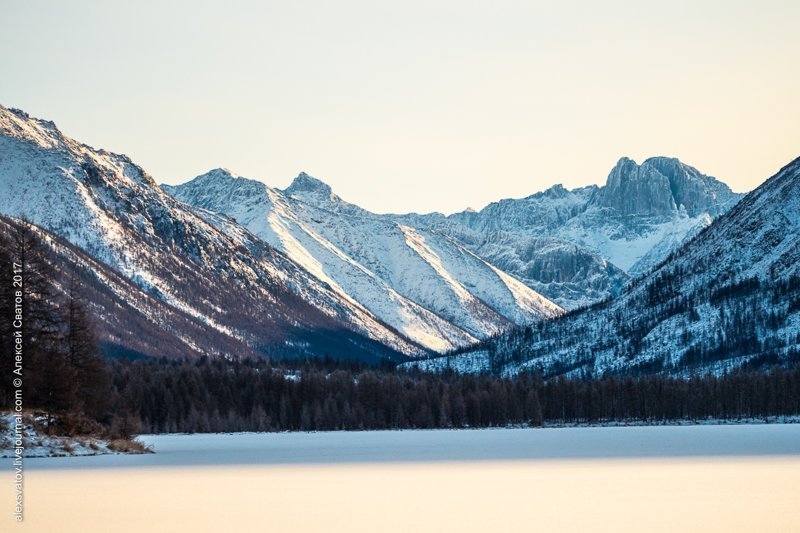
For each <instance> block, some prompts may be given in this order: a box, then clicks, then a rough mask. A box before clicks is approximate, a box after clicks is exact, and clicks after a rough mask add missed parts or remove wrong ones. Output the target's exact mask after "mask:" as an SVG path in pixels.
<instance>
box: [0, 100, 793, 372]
mask: <svg viewBox="0 0 800 533" xmlns="http://www.w3.org/2000/svg"><path fill="white" fill-rule="evenodd" d="M753 194H754V193H753ZM0 195H2V198H3V200H2V201H0V214H3V215H6V216H7V217H12V218H6V219H4V220H3V224H2V225H3V229H4V231H11V230H12V229H13V227H14V226H15V224H18V223H19V219H20V218H26V219H27V220H29V221H30V222H32V223H33V224H34V225H35V226H36V228H37V231H38V232H39V233H40V234H41V235H42V237H43V239H44V241H45V242H46V243H48V246H50V247H51V249H52V250H51V251H52V253H53V254H54V256H56V257H58V261H59V262H61V263H62V265H63V267H62V270H64V271H70V272H72V273H73V274H74V273H75V272H79V273H80V275H81V278H82V279H83V280H84V282H85V284H86V285H87V287H91V292H92V293H93V294H95V295H97V302H95V303H94V304H93V305H92V307H91V310H92V311H93V314H94V315H95V317H96V320H97V322H98V324H100V326H101V337H102V339H103V342H104V346H106V347H107V351H108V352H109V353H133V354H137V355H143V356H156V355H162V356H167V357H196V356H199V355H209V356H224V357H238V356H258V355H268V356H271V357H309V356H331V357H335V358H349V359H361V360H366V361H379V360H392V361H400V362H402V361H405V360H408V359H409V358H423V359H425V361H424V362H423V363H420V364H422V365H428V364H430V365H433V366H434V367H435V366H437V365H440V364H441V361H442V360H440V359H431V360H428V358H429V357H431V356H432V355H433V356H435V355H436V354H438V353H451V354H453V353H462V355H451V356H450V357H448V358H447V361H451V360H452V359H454V358H455V359H459V358H460V359H461V360H462V361H471V363H470V364H473V363H474V364H475V365H477V367H485V366H486V365H489V366H491V367H492V369H494V370H497V369H498V368H500V367H502V369H503V371H504V372H511V373H513V372H515V371H518V370H519V369H522V368H527V367H534V366H536V367H537V368H540V369H541V370H543V371H546V372H556V370H557V369H563V368H566V367H570V369H569V370H566V371H578V370H580V371H588V370H587V369H588V368H589V367H590V366H591V368H592V371H599V372H602V371H605V370H606V369H610V368H616V367H615V366H614V365H617V366H620V365H619V364H618V361H617V358H618V356H619V353H620V352H619V351H620V350H622V349H623V348H621V346H622V344H625V343H626V342H627V340H626V339H625V338H623V337H622V336H621V337H619V339H621V340H619V339H618V340H619V342H617V341H614V342H611V341H608V344H609V346H611V345H612V344H613V345H614V346H612V347H611V348H609V350H611V352H608V353H605V355H604V354H601V353H600V351H599V349H597V348H596V347H591V346H590V347H587V348H585V349H583V348H582V349H581V350H582V351H581V350H579V351H580V353H582V354H584V355H581V356H580V357H578V359H574V357H573V356H574V352H575V350H576V348H575V346H576V344H575V343H578V345H580V346H583V345H584V344H586V342H585V341H580V340H579V338H578V337H576V336H574V335H573V336H571V334H570V332H569V331H561V332H560V333H559V337H558V338H559V339H561V340H560V341H558V342H557V343H556V344H559V343H563V344H564V346H565V348H564V350H565V351H558V350H555V348H554V346H551V345H541V346H540V347H539V348H536V347H535V346H539V345H536V344H530V345H528V344H525V346H524V349H522V348H519V349H518V345H519V344H520V343H521V342H522V341H519V340H518V339H520V338H524V339H526V340H525V343H528V339H529V338H536V339H539V340H537V342H540V341H541V342H545V338H546V335H545V332H548V331H551V328H556V329H557V328H559V327H561V326H559V325H562V324H569V325H570V326H569V327H570V328H575V327H577V326H576V324H579V323H580V324H584V323H583V322H573V321H575V320H577V319H576V318H575V317H591V318H584V319H582V320H587V321H589V322H591V324H590V326H585V327H584V325H581V326H580V327H579V328H578V330H580V331H583V333H584V334H585V335H589V336H591V334H590V333H587V332H589V331H595V330H593V329H592V328H594V327H595V325H596V324H595V323H594V321H596V320H599V319H596V318H595V317H596V316H599V315H594V314H592V315H589V314H586V313H599V311H598V309H611V308H612V307H614V306H621V307H614V308H615V309H617V311H615V312H616V313H617V314H625V312H623V311H619V310H620V309H623V308H624V309H634V308H635V306H634V303H633V302H634V300H632V299H631V298H632V296H630V295H631V294H641V293H637V292H636V291H637V290H638V289H637V287H641V286H642V284H643V283H646V280H648V279H652V276H653V275H655V274H654V273H657V272H659V271H660V270H659V269H663V268H664V266H663V265H665V264H669V261H674V260H675V257H676V253H677V252H676V251H677V250H681V251H682V250H685V249H687V247H688V246H691V243H694V242H696V241H697V239H698V238H699V237H700V236H702V235H706V234H707V232H708V231H710V230H708V229H707V228H709V227H711V228H716V227H717V226H718V225H719V224H720V223H722V221H724V220H728V219H729V217H731V216H732V214H733V213H734V212H736V213H738V212H739V209H740V208H739V207H738V206H739V205H740V204H737V202H738V201H739V200H740V198H741V197H742V195H740V194H737V193H734V192H732V191H731V190H730V188H728V186H726V185H725V184H724V183H722V182H721V181H719V180H717V179H715V178H713V177H711V176H707V175H705V174H702V173H701V172H699V171H698V170H696V169H695V168H693V167H691V166H688V165H686V164H684V163H682V162H680V161H678V160H677V159H673V158H665V157H654V158H650V159H647V160H645V161H644V162H643V163H642V164H637V163H635V162H634V161H632V160H630V159H627V158H622V159H620V160H619V162H618V163H617V164H616V165H615V166H614V168H613V169H612V170H611V172H610V174H609V175H608V178H607V180H606V183H605V185H603V186H596V185H592V186H588V187H582V188H578V189H574V190H568V189H566V188H564V187H563V186H561V185H555V186H553V187H551V188H549V189H547V190H545V191H543V192H539V193H535V194H533V195H531V196H528V197H526V198H521V199H506V200H501V201H498V202H494V203H491V204H489V205H488V206H487V207H485V208H484V209H482V210H480V211H474V210H471V209H468V210H465V211H462V212H459V213H454V214H451V215H444V214H441V213H430V214H416V213H410V214H377V213H372V212H370V211H368V210H366V209H363V208H361V207H359V206H357V205H354V204H352V203H349V202H347V201H345V200H343V199H342V198H340V197H339V196H338V195H336V194H335V193H334V191H333V190H332V189H331V187H330V186H329V185H327V184H325V183H324V182H322V181H320V180H318V179H316V178H313V177H311V176H309V175H308V174H306V173H300V174H299V175H298V176H297V177H296V178H295V179H294V181H293V182H292V183H291V185H290V186H289V187H287V188H286V189H278V188H273V187H269V186H267V185H266V184H264V183H262V182H260V181H256V180H251V179H247V178H244V177H241V176H237V175H236V174H234V173H232V172H230V171H228V170H225V169H215V170H212V171H210V172H207V173H206V174H203V175H201V176H198V177H196V178H194V179H192V180H190V181H188V182H186V183H184V184H182V185H177V186H170V185H162V186H159V185H158V184H157V183H156V182H155V180H153V178H152V177H151V176H150V175H149V174H147V173H146V172H145V171H144V170H143V169H142V168H141V167H139V166H138V165H136V164H135V163H133V162H132V161H131V160H130V159H129V158H128V157H126V156H124V155H119V154H114V153H110V152H107V151H105V150H101V149H94V148H91V147H89V146H87V145H84V144H82V143H80V142H78V141H74V140H72V139H70V138H68V137H66V136H65V135H63V134H62V133H61V132H60V131H59V130H58V128H56V126H55V125H54V124H53V123H52V122H49V121H44V120H40V119H36V118H33V117H31V116H29V115H27V114H26V113H24V112H23V111H20V110H15V109H7V108H4V107H1V106H0ZM751 196H752V194H751ZM748 198H749V196H748ZM734 206H736V207H734ZM715 220H719V222H714V221H715ZM687 242H688V243H689V244H687ZM693 253H695V254H696V255H698V256H699V255H702V254H703V252H702V251H700V252H693ZM715 253H716V252H715ZM694 260H695V261H697V259H696V258H695V259H694ZM665 261H666V263H665ZM787 275H788V274H787ZM704 279H705V278H704ZM703 283H707V284H711V281H709V280H705V281H702V282H701V281H697V286H702V284H703ZM637 298H639V297H637ZM636 301H637V302H638V301H639V300H638V299H637V300H636ZM122 308H124V313H123V312H122V311H120V309H122ZM698 312H700V311H698ZM648 313H649V312H644V311H642V312H641V314H642V316H651V315H652V313H650V314H648ZM653 313H655V311H653ZM115 314H116V316H115ZM655 315H658V313H655ZM655 315H654V316H655ZM120 316H124V317H125V318H124V319H121V318H120ZM658 316H660V315H658ZM693 316H694V315H693ZM657 321H658V318H657V316H656V317H655V318H654V317H651V322H652V323H651V322H648V323H646V324H645V325H642V326H640V327H641V328H644V329H646V327H647V326H648V325H652V326H655V325H656V323H657ZM589 322H587V324H588V323H589ZM634 322H636V320H634ZM131 324H136V326H135V331H136V332H138V334H133V331H132V330H133V329H134V328H133V326H130V325H131ZM609 324H611V323H609ZM565 327H566V326H565ZM598 327H599V326H598ZM607 327H608V328H611V329H612V330H613V328H614V327H616V328H621V327H623V326H621V325H619V324H616V325H608V326H607ZM580 328H584V329H580ZM587 328H588V329H587ZM556 329H553V331H556ZM623 329H624V328H623ZM596 331H600V330H596ZM603 331H605V330H603ZM648 331H650V330H648ZM681 331H683V330H681ZM537 332H539V333H537ZM618 333H619V332H618V331H612V334H610V335H611V336H614V335H617V334H618ZM521 335H522V336H523V337H520V336H521ZM531 335H533V337H530V336H531ZM537 335H541V337H537ZM576 335H577V334H576ZM167 337H169V338H170V339H171V341H170V342H168V343H161V342H145V341H144V340H143V339H145V338H153V339H166V338H167ZM645 337H646V335H644V336H643V339H644V338H645ZM581 338H582V337H581ZM609 338H610V337H609ZM614 338H615V339H617V337H614ZM581 342H582V343H583V344H581ZM631 342H634V344H635V343H636V342H645V343H646V342H649V341H644V340H642V339H640V340H639V341H631ZM504 343H505V344H504ZM614 343H616V344H614ZM589 344H591V343H589ZM159 346H161V347H162V349H160V348H159ZM166 346H168V351H169V353H163V352H164V349H163V347H166ZM511 346H514V348H513V349H512V348H509V347H511ZM587 346H588V344H587ZM592 346H593V345H592ZM626 346H628V345H627V344H626ZM473 347H474V348H473ZM464 350H468V352H467V353H463V352H464ZM586 350H589V352H591V353H592V354H593V355H592V358H593V359H592V361H593V362H592V365H589V364H583V363H581V364H577V363H575V361H577V360H580V361H584V360H588V359H589V357H588V356H586V355H585V353H586ZM624 350H627V351H625V354H627V355H626V357H629V358H631V357H632V359H631V360H632V361H633V360H636V361H639V362H638V363H635V364H634V363H631V364H630V365H628V366H631V367H633V366H636V365H639V366H642V365H643V364H644V363H643V362H644V361H650V363H647V364H651V363H652V361H653V360H655V359H656V358H657V357H656V356H651V355H652V354H649V355H647V356H644V355H641V354H639V355H635V356H634V355H632V354H635V353H637V354H638V352H636V350H635V349H633V348H630V347H629V346H628V347H625V348H624ZM511 352H513V355H509V354H510V353H511ZM568 352H569V353H568ZM570 357H573V359H570ZM637 357H638V358H639V359H637ZM643 357H644V358H643ZM676 357H678V356H676ZM548 358H550V359H552V360H553V361H558V364H555V363H554V364H552V365H550V364H549V363H545V362H544V361H546V360H547V361H549V360H550V359H548ZM642 358H643V359H642ZM612 360H613V361H617V362H614V363H613V364H612V363H611V361H612ZM718 360H719V359H718ZM568 361H572V362H571V363H570V362H568ZM673 362H674V361H673ZM652 364H654V363H652ZM537 365H539V366H537ZM558 365H561V366H558ZM462 366H463V365H462ZM622 366H625V365H622ZM668 367H669V363H664V364H663V365H662V367H661V368H668ZM515 369H516V370H515ZM559 371H560V370H559Z"/></svg>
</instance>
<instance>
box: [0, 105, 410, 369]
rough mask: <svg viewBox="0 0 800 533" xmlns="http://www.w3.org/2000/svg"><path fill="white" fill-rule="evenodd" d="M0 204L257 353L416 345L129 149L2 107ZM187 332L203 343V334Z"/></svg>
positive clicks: (389, 352) (350, 352) (341, 352)
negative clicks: (101, 146) (184, 194)
mask: <svg viewBox="0 0 800 533" xmlns="http://www.w3.org/2000/svg"><path fill="white" fill-rule="evenodd" d="M0 213H2V214H5V215H10V216H15V217H21V216H24V217H27V218H28V219H30V220H31V221H32V222H33V223H35V224H37V225H39V226H41V227H42V228H44V229H46V230H49V231H51V232H53V233H55V234H56V235H58V236H61V237H63V238H65V239H66V240H67V241H69V242H70V243H72V244H73V245H75V246H78V247H79V248H81V249H83V250H85V251H86V252H88V253H89V254H90V255H91V256H92V257H93V258H94V259H96V260H99V261H101V262H103V263H105V264H107V265H108V266H110V267H111V268H112V269H113V270H115V271H116V272H118V273H119V274H121V275H122V276H123V277H124V278H126V279H128V280H130V281H132V282H133V283H134V284H135V285H136V286H137V287H138V288H139V289H141V290H142V291H144V292H146V293H149V294H150V295H153V296H155V297H157V298H158V299H160V300H161V301H162V302H164V303H166V304H168V305H169V306H170V307H171V308H173V309H175V310H177V311H179V312H181V313H183V314H185V315H189V316H191V317H193V319H195V320H199V321H200V322H202V323H203V324H205V325H206V326H207V327H209V328H212V329H213V330H215V332H217V333H220V334H223V335H226V336H228V337H230V338H232V339H237V340H238V341H240V342H244V343H246V344H247V345H248V346H251V347H253V348H254V349H256V350H257V351H259V352H260V353H265V354H269V355H274V356H301V355H302V356H305V355H318V356H322V355H331V356H338V357H358V358H367V359H374V358H375V357H391V358H396V357H398V356H399V355H398V353H397V352H398V351H399V352H401V353H406V354H419V353H421V348H420V347H419V346H418V345H417V344H415V343H413V342H410V341H409V340H408V339H406V338H405V337H404V336H403V335H402V334H399V333H398V332H396V331H394V330H393V329H391V328H390V327H388V326H387V325H386V324H384V323H382V322H381V321H380V320H379V319H377V318H376V317H375V315H373V314H372V313H370V312H369V311H367V310H366V309H364V308H363V307H362V306H360V305H359V304H357V303H355V302H353V301H351V300H347V299H344V298H342V297H341V295H340V294H339V293H338V292H336V291H334V290H332V289H331V288H330V287H328V286H327V285H326V284H325V283H324V282H323V281H321V280H319V279H317V278H315V277H314V276H312V275H311V274H309V273H308V272H306V271H305V270H304V269H302V268H301V267H300V266H298V265H297V264H296V263H295V262H293V261H291V260H290V259H289V258H287V257H286V256H285V255H283V254H281V253H280V252H278V251H276V250H274V249H272V248H270V247H269V246H267V245H266V244H265V243H263V242H262V241H260V240H259V239H257V238H256V237H255V236H253V235H252V234H251V233H249V232H247V231H246V230H245V229H243V228H241V227H238V226H237V225H236V224H235V223H234V222H233V221H230V220H229V221H226V222H225V225H226V226H227V227H226V231H224V232H223V231H220V230H219V229H217V227H218V226H219V225H220V223H219V220H218V219H219V217H217V216H214V215H211V214H207V216H206V217H201V216H198V215H197V214H196V213H195V211H194V210H192V209H190V208H189V207H187V206H185V205H184V204H182V203H180V202H177V201H176V200H174V199H173V198H172V197H171V196H169V195H168V194H165V193H164V192H163V191H162V190H161V189H160V188H159V187H158V186H157V185H156V184H155V182H154V181H153V179H152V178H151V177H150V176H149V175H147V174H146V173H145V172H144V171H143V170H142V169H141V168H140V167H138V166H137V165H135V164H134V163H133V162H132V161H131V160H130V159H129V158H127V157H126V156H123V155H118V154H113V153H109V152H106V151H104V150H96V149H93V148H91V147H89V146H86V145H83V144H81V143H79V142H76V141H74V140H72V139H69V138H68V137H66V136H64V135H63V134H61V132H60V131H59V130H58V129H57V128H56V127H55V125H54V124H53V123H52V122H47V121H42V120H38V119H35V118H32V117H30V116H28V115H27V114H25V113H24V112H22V111H18V110H9V109H6V108H3V107H0ZM149 319H150V320H152V321H158V320H159V317H158V316H151V317H149ZM187 342H189V343H195V344H196V345H197V348H198V349H199V350H201V351H202V350H203V349H204V347H203V339H187ZM384 345H385V346H384ZM387 346H388V347H389V348H387ZM209 349H210V348H209ZM164 355H172V354H164ZM229 355H232V356H237V355H241V354H236V353H233V354H229Z"/></svg>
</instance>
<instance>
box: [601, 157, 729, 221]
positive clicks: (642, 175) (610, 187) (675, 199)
mask: <svg viewBox="0 0 800 533" xmlns="http://www.w3.org/2000/svg"><path fill="white" fill-rule="evenodd" d="M738 199H739V195H737V194H735V193H733V192H731V190H730V189H729V188H728V186H727V185H725V184H724V183H722V182H720V181H717V180H716V179H715V178H712V177H710V176H705V175H703V174H701V173H700V172H699V171H698V170H697V169H695V168H693V167H690V166H688V165H684V164H683V163H681V162H680V161H678V160H677V159H674V158H669V157H653V158H650V159H647V160H646V161H645V162H644V163H642V164H641V165H637V164H636V163H635V162H634V161H632V160H631V159H628V158H627V157H623V158H622V159H620V160H619V162H618V163H617V164H616V166H615V167H614V168H613V170H612V171H611V173H610V174H609V176H608V181H607V182H606V186H605V187H603V189H602V190H600V191H598V194H597V195H596V196H595V198H594V199H593V201H592V204H593V205H597V206H599V207H605V208H609V209H613V210H615V211H616V213H617V214H618V215H622V216H631V215H632V216H655V217H667V218H669V217H671V216H673V215H674V214H675V212H676V211H681V210H683V211H685V212H686V214H687V215H688V216H690V217H697V216H702V215H709V216H712V217H715V216H717V215H719V214H721V213H723V212H725V210H727V209H728V208H730V207H731V206H732V205H733V204H734V203H736V201H737V200H738Z"/></svg>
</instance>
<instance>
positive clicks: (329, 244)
mask: <svg viewBox="0 0 800 533" xmlns="http://www.w3.org/2000/svg"><path fill="white" fill-rule="evenodd" d="M164 188H165V190H166V191H168V192H170V193H171V194H173V195H174V196H175V197H176V198H178V199H179V200H181V201H184V202H186V203H188V204H191V205H194V206H197V207H198V208H202V209H205V210H208V211H212V212H219V213H224V214H225V215H228V216H230V217H232V218H234V219H235V220H236V221H237V222H239V223H240V224H242V225H243V226H245V227H246V228H248V229H249V230H250V231H252V232H253V233H254V234H255V235H257V236H259V237H260V238H262V239H264V240H265V241H266V242H268V243H269V244H270V245H272V246H274V247H275V248H277V249H279V250H281V251H283V252H284V253H286V254H287V255H288V256H289V257H291V258H292V259H293V260H294V261H296V262H297V263H298V264H301V265H302V266H303V267H304V268H306V269H307V270H308V271H310V272H312V273H314V275H315V276H316V277H318V278H319V279H322V280H324V281H325V282H327V283H328V285H329V286H331V287H332V288H333V289H334V290H335V291H337V292H339V293H340V294H341V295H342V297H343V298H349V299H352V300H353V301H354V302H359V303H360V304H362V305H363V306H364V307H366V308H367V309H369V310H370V311H371V312H372V313H374V314H375V315H376V316H378V317H380V319H381V320H383V321H384V322H386V323H387V324H389V325H391V326H392V327H394V328H395V329H397V330H398V331H399V332H401V333H402V334H404V335H405V336H406V337H408V338H410V339H413V340H415V341H417V342H419V343H420V344H422V345H424V346H426V347H428V348H431V349H434V350H438V351H442V350H448V349H452V348H455V347H458V346H463V345H465V344H468V343H471V342H474V341H475V340H476V339H478V338H484V337H486V336H488V335H492V334H495V333H498V332H500V331H502V330H504V329H507V328H508V327H510V326H512V325H514V324H524V323H530V322H532V321H534V320H536V319H540V318H545V317H552V316H555V315H557V314H559V313H560V312H561V310H560V309H559V308H558V306H556V305H554V304H552V303H551V302H549V301H547V300H546V299H545V298H542V297H541V296H539V295H538V294H536V293H535V292H534V291H532V290H530V289H529V288H527V287H525V286H524V285H523V284H522V283H520V282H518V281H517V280H515V279H513V278H512V277H511V276H508V275H507V274H505V273H504V272H502V271H500V270H498V269H497V268H495V267H493V266H492V265H490V264H488V263H487V262H486V261H484V260H483V259H481V258H479V257H478V256H476V255H475V254H474V253H472V252H470V251H469V250H467V249H465V248H464V247H463V246H461V245H460V244H459V243H458V242H456V241H454V240H453V239H451V238H449V237H447V236H444V235H442V234H438V233H434V232H430V231H426V230H419V229H416V228H413V227H411V226H407V225H403V224H398V223H396V222H394V221H391V220H388V219H383V218H381V217H376V216H375V215H372V214H371V213H369V212H367V211H364V210H362V209H360V208H358V207H356V206H353V205H351V204H347V203H346V202H344V201H342V200H341V199H340V198H338V197H337V196H336V195H334V194H333V192H332V191H331V189H330V187H329V186H327V185H326V184H324V183H322V182H320V181H318V180H316V179H314V178H312V177H310V176H308V175H306V174H300V175H299V176H298V177H297V178H296V179H295V180H294V182H293V183H292V185H291V186H290V187H289V188H287V189H286V190H285V191H280V190H277V189H273V188H270V187H267V186H266V185H264V184H263V183H260V182H257V181H253V180H248V179H245V178H241V177H234V176H233V175H232V174H231V173H230V172H228V171H225V170H222V169H217V170H214V171H211V172H209V173H207V174H204V175H202V176H199V177H197V178H195V179H194V180H192V181H190V182H188V183H186V184H183V185H179V186H176V187H170V186H164ZM315 204H329V205H335V206H337V209H333V210H329V209H324V208H320V207H317V206H316V205H315Z"/></svg>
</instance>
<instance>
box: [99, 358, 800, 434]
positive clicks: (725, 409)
mask: <svg viewBox="0 0 800 533" xmlns="http://www.w3.org/2000/svg"><path fill="white" fill-rule="evenodd" d="M287 364H288V363H276V364H275V365H273V364H271V363H270V362H269V361H266V360H245V361H226V360H222V359H215V360H210V359H203V360H199V361H168V360H139V361H116V362H114V363H113V365H112V374H113V381H114V386H115V388H116V390H117V393H118V396H119V398H121V399H122V403H121V405H120V407H119V408H120V409H125V410H127V415H128V419H129V420H130V421H132V423H133V424H135V426H136V431H141V432H146V433H151V432H152V433H161V432H218V431H329V430H368V429H373V430H374V429H410V428H420V429H423V428H484V427H506V426H509V425H533V426H541V425H544V424H547V425H559V424H575V423H588V424H595V423H610V422H620V423H647V424H659V423H670V422H676V421H683V420H695V421H699V420H704V419H708V418H714V419H720V420H736V419H741V418H758V417H774V416H791V415H798V414H800V366H799V367H795V368H793V369H785V368H781V367H775V368H774V369H773V370H771V371H768V372H763V371H762V372H748V371H737V372H734V373H731V374H726V375H723V376H720V377H716V376H705V377H694V378H691V379H681V378H675V377H665V376H661V375H651V376H625V377H617V376H608V377H605V378H603V379H588V380H584V379H566V378H563V377H560V378H555V379H550V380H546V381H545V380H542V379H541V377H540V376H537V375H531V374H521V375H519V376H517V377H515V378H501V377H497V376H492V375H489V374H484V375H464V374H457V373H455V372H445V373H442V374H430V373H422V372H418V371H406V370H399V369H396V368H392V367H386V366H384V367H379V368H374V367H358V366H354V365H351V366H349V367H343V366H342V364H341V363H336V364H333V363H328V364H325V363H321V362H319V361H316V362H315V361H307V362H306V363H305V364H304V365H303V366H302V368H299V369H298V368H296V367H295V366H287Z"/></svg>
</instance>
